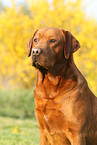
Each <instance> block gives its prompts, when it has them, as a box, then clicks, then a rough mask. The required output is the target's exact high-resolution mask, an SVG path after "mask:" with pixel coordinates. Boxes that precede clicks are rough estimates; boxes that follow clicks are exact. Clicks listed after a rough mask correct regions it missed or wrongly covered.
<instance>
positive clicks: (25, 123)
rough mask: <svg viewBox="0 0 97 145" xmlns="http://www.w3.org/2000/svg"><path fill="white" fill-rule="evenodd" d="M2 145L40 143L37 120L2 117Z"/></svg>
mask: <svg viewBox="0 0 97 145" xmlns="http://www.w3.org/2000/svg"><path fill="white" fill-rule="evenodd" d="M16 126H17V127H18V130H16V129H15V128H17V127H16ZM13 131H14V132H13ZM0 145H39V129H38V127H37V122H36V120H35V119H16V118H9V117H0Z"/></svg>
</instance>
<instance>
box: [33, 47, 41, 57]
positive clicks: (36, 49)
mask: <svg viewBox="0 0 97 145" xmlns="http://www.w3.org/2000/svg"><path fill="white" fill-rule="evenodd" d="M40 53H41V48H33V49H32V55H39V54H40Z"/></svg>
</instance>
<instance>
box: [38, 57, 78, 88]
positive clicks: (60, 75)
mask: <svg viewBox="0 0 97 145" xmlns="http://www.w3.org/2000/svg"><path fill="white" fill-rule="evenodd" d="M72 64H73V65H75V64H74V61H73V56H70V58H69V60H65V61H63V62H61V63H56V64H55V65H54V66H53V68H52V69H50V70H47V71H46V70H42V71H40V70H38V75H37V83H38V84H40V83H42V84H43V83H44V81H45V80H46V82H47V81H48V82H49V83H50V84H52V85H54V86H57V85H58V84H59V82H60V79H61V80H62V79H63V81H64V80H72V81H75V80H76V76H75V75H74V72H73V68H72V67H70V66H73V65H72Z"/></svg>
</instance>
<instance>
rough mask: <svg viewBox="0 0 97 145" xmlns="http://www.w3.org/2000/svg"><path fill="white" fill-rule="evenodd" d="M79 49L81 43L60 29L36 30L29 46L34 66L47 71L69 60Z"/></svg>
mask: <svg viewBox="0 0 97 145" xmlns="http://www.w3.org/2000/svg"><path fill="white" fill-rule="evenodd" d="M79 47H80V44H79V42H78V41H77V40H76V38H75V37H74V36H73V35H72V34H71V33H70V32H69V31H65V30H64V29H58V28H42V29H40V30H36V31H35V33H34V35H33V37H32V38H31V39H30V40H29V42H28V44H27V49H28V56H31V63H32V65H33V66H35V67H36V68H40V67H43V68H45V69H50V68H52V67H53V66H54V65H55V64H57V63H61V62H62V63H63V61H65V60H68V59H69V57H70V55H71V54H72V53H73V52H75V51H76V50H77V49H78V48H79Z"/></svg>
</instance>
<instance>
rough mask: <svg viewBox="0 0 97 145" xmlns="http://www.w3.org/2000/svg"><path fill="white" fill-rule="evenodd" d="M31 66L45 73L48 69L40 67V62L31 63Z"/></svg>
mask: <svg viewBox="0 0 97 145" xmlns="http://www.w3.org/2000/svg"><path fill="white" fill-rule="evenodd" d="M32 66H34V67H35V68H36V69H39V70H40V71H44V72H47V70H48V68H47V67H46V66H44V65H42V64H41V63H40V62H37V61H34V62H33V63H32Z"/></svg>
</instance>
